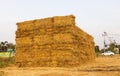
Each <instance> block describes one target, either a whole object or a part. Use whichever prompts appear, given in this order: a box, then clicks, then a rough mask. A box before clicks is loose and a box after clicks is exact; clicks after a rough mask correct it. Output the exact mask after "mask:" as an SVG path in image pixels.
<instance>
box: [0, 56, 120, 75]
mask: <svg viewBox="0 0 120 76" xmlns="http://www.w3.org/2000/svg"><path fill="white" fill-rule="evenodd" d="M0 76H120V55H115V56H99V57H97V58H96V60H95V61H94V62H92V63H88V64H84V65H82V66H81V67H77V68H72V69H71V68H49V67H47V68H46V67H44V68H43V67H42V68H40V67H36V68H33V67H24V68H18V67H15V66H11V67H7V68H1V69H0Z"/></svg>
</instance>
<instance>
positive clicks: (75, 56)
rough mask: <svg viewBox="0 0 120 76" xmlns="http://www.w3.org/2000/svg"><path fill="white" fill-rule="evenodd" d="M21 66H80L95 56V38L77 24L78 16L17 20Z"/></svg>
mask: <svg viewBox="0 0 120 76" xmlns="http://www.w3.org/2000/svg"><path fill="white" fill-rule="evenodd" d="M17 25H18V28H17V31H16V55H15V59H16V63H17V64H19V66H41V67H47V66H48V67H77V66H80V65H81V64H83V63H86V62H88V61H92V60H94V58H95V52H94V39H93V37H92V36H91V35H89V34H87V33H86V32H84V31H83V30H82V29H80V28H78V27H77V26H75V17H74V16H73V15H70V16H55V17H52V18H45V19H37V20H31V21H25V22H20V23H17Z"/></svg>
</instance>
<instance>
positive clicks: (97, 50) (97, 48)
mask: <svg viewBox="0 0 120 76" xmlns="http://www.w3.org/2000/svg"><path fill="white" fill-rule="evenodd" d="M95 52H96V53H98V52H100V49H99V46H98V45H96V46H95Z"/></svg>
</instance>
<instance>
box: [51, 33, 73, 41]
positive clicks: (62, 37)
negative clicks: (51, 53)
mask: <svg viewBox="0 0 120 76" xmlns="http://www.w3.org/2000/svg"><path fill="white" fill-rule="evenodd" d="M53 39H54V41H55V42H56V43H62V42H69V43H71V42H73V40H72V35H71V34H69V33H59V34H54V35H53Z"/></svg>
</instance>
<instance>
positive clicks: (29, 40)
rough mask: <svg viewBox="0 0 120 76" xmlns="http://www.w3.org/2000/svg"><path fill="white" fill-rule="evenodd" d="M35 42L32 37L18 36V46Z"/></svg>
mask: <svg viewBox="0 0 120 76" xmlns="http://www.w3.org/2000/svg"><path fill="white" fill-rule="evenodd" d="M32 44H33V39H32V37H23V38H17V39H16V46H17V47H19V46H21V47H22V46H31V45H32Z"/></svg>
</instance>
